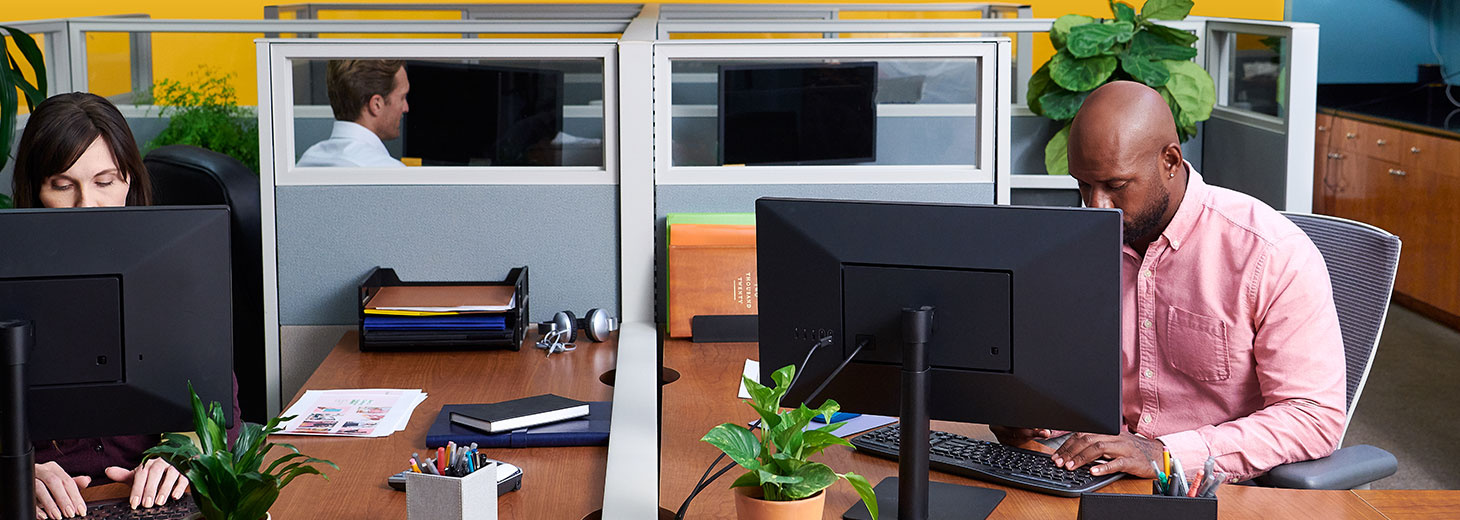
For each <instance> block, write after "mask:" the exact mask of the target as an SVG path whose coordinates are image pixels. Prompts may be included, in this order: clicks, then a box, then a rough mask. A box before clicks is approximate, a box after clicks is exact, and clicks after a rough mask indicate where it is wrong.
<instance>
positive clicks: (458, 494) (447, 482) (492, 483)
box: [406, 464, 499, 520]
mask: <svg viewBox="0 0 1460 520" xmlns="http://www.w3.org/2000/svg"><path fill="white" fill-rule="evenodd" d="M498 469H499V466H498V465H497V464H488V465H486V466H483V467H482V468H480V469H478V470H476V471H473V472H472V473H471V474H469V475H467V476H465V477H445V476H441V475H428V474H426V473H406V518H407V520H497V471H498Z"/></svg>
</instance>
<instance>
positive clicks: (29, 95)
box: [0, 25, 46, 208]
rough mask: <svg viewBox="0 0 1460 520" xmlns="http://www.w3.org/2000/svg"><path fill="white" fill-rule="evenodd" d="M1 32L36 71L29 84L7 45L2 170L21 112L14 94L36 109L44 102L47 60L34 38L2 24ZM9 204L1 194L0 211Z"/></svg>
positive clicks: (2, 76) (1, 80)
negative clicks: (23, 98) (17, 117)
mask: <svg viewBox="0 0 1460 520" xmlns="http://www.w3.org/2000/svg"><path fill="white" fill-rule="evenodd" d="M0 30H4V31H5V32H6V33H9V34H10V39H11V40H12V41H14V42H15V48H16V49H19V50H20V56H21V57H22V58H25V61H26V62H27V63H29V64H30V68H31V70H32V71H34V72H35V84H31V82H30V81H28V80H26V79H25V73H24V72H22V71H21V69H20V63H21V62H20V60H18V59H16V58H15V56H14V55H12V54H11V53H10V47H9V46H5V47H4V49H5V57H4V62H0V169H3V168H5V165H6V164H8V163H9V162H10V148H11V146H12V145H13V143H14V142H15V141H14V139H15V117H16V114H17V113H18V112H20V100H19V99H17V98H18V97H19V96H17V95H16V93H15V91H16V90H19V91H20V95H22V96H24V97H25V106H27V107H30V110H35V106H36V105H38V104H40V102H41V101H43V100H45V99H46V61H45V58H43V57H42V55H41V49H40V47H39V46H37V45H36V44H35V39H34V38H31V37H30V35H29V34H26V33H25V31H22V30H20V29H16V28H14V27H6V26H3V25H0ZM0 45H4V39H3V38H0ZM12 205H13V201H11V199H10V197H9V196H8V195H5V194H3V193H0V208H9V207H11V206H12Z"/></svg>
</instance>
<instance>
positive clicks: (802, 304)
mask: <svg viewBox="0 0 1460 520" xmlns="http://www.w3.org/2000/svg"><path fill="white" fill-rule="evenodd" d="M756 226H757V229H756V248H757V273H758V276H759V277H760V281H759V291H760V300H759V305H760V309H759V310H760V331H759V333H760V366H761V374H760V377H761V379H762V380H763V381H768V380H769V379H770V374H771V373H772V372H773V371H775V370H776V369H778V368H780V367H783V366H786V365H788V364H797V363H801V361H802V359H803V358H805V357H806V355H807V353H808V350H809V349H811V347H812V346H813V345H814V344H815V343H816V342H817V340H818V339H819V338H822V337H825V336H831V338H832V341H831V343H830V344H829V345H827V346H826V347H822V348H820V349H819V350H818V351H817V352H816V353H815V355H814V356H813V357H812V358H811V359H810V360H809V361H808V362H807V363H806V366H804V367H803V366H798V367H797V372H798V377H800V378H802V379H803V380H804V381H810V382H811V383H810V384H804V385H798V386H797V387H795V388H793V389H791V391H790V392H789V393H788V394H787V395H786V398H785V402H786V403H800V402H802V401H804V400H805V399H807V398H808V397H809V396H808V394H809V393H810V391H811V389H813V388H815V387H816V386H817V382H819V381H822V380H824V379H826V378H827V377H828V376H829V375H830V374H831V373H832V372H833V371H834V370H835V369H836V368H837V367H838V366H839V365H841V363H842V361H844V360H845V359H847V356H849V355H851V353H852V352H853V351H854V350H855V349H856V348H857V346H858V345H859V344H864V346H863V348H862V350H861V351H860V353H859V354H858V355H857V356H856V357H855V358H853V359H852V360H851V361H850V362H849V363H847V365H846V368H845V369H843V371H842V372H841V373H840V375H838V376H837V377H835V378H833V379H832V380H831V381H830V382H829V383H828V384H827V386H826V389H825V391H824V392H823V393H822V394H821V396H819V397H817V399H826V398H830V399H835V400H836V401H837V402H839V403H840V404H841V405H842V407H843V409H846V410H850V411H856V412H862V413H874V414H885V415H897V416H901V417H902V434H903V435H902V437H903V439H912V440H916V438H918V437H919V435H917V434H916V432H917V431H918V430H919V429H921V430H923V432H924V433H923V435H921V436H920V437H921V438H922V440H923V443H922V449H921V454H922V464H923V467H922V468H921V472H922V478H923V481H924V482H926V472H927V467H926V461H927V458H926V457H927V453H928V448H927V435H926V429H927V428H928V426H927V420H928V419H929V418H936V419H940V420H950V421H964V422H975V423H983V424H997V425H1008V426H1025V427H1036V428H1054V429H1064V430H1074V431H1085V432H1096V433H1106V434H1115V433H1118V432H1119V431H1120V425H1121V417H1120V344H1121V343H1120V339H1121V336H1120V335H1121V328H1120V309H1121V300H1120V268H1121V266H1120V244H1121V216H1120V212H1119V211H1116V210H1097V209H1072V208H1031V207H1010V206H980V205H957V204H927V203H903V202H861V201H829V200H798V199H775V198H762V199H760V200H758V201H757V202H756ZM924 306H927V307H931V308H932V309H931V311H930V312H927V313H924V314H922V316H923V317H925V318H930V320H931V334H930V335H929V336H928V337H927V338H926V343H925V344H924V345H922V349H921V350H922V353H923V355H924V356H925V359H926V365H927V370H926V371H922V372H918V373H919V374H922V375H921V376H918V377H922V379H921V381H922V383H921V384H922V385H923V386H922V387H921V388H922V390H920V391H919V390H916V389H913V390H908V391H905V389H904V387H903V386H902V381H903V379H904V378H905V377H906V376H907V374H908V373H909V372H908V370H909V367H906V366H905V365H904V360H905V359H906V358H905V354H908V353H912V352H914V351H913V350H908V349H909V348H910V347H909V346H907V345H905V341H906V340H907V339H908V338H906V337H905V336H904V328H905V326H906V324H905V320H904V317H903V315H904V309H917V308H921V307H924ZM909 392H913V393H914V394H917V393H921V394H922V395H908V394H909ZM903 403H911V405H910V406H911V407H912V408H914V409H906V408H905V407H904V405H903ZM816 404H820V403H819V402H817V403H808V405H809V406H814V405H816ZM917 408H921V410H919V409H917ZM918 423H921V424H918ZM901 453H902V457H901V459H902V462H903V464H904V469H907V464H908V463H909V460H910V459H911V458H910V457H908V455H907V454H908V453H917V452H916V451H908V450H902V451H901ZM914 462H915V461H914ZM904 480H906V479H904ZM924 489H926V488H924ZM900 502H901V501H900ZM995 503H997V502H995ZM932 506H933V510H934V511H936V510H937V504H932ZM990 509H992V508H990ZM934 517H937V516H936V515H934ZM950 517H951V516H950Z"/></svg>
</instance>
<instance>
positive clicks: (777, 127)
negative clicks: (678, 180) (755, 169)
mask: <svg viewBox="0 0 1460 520" xmlns="http://www.w3.org/2000/svg"><path fill="white" fill-rule="evenodd" d="M719 97H720V99H719V102H720V105H719V121H720V139H719V145H720V163H721V164H747V165H755V164H852V163H859V162H871V161H876V160H877V102H876V100H877V63H875V62H870V63H839V64H794V65H724V66H721V67H720V91H719Z"/></svg>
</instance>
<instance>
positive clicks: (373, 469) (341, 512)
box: [271, 332, 617, 520]
mask: <svg viewBox="0 0 1460 520" xmlns="http://www.w3.org/2000/svg"><path fill="white" fill-rule="evenodd" d="M616 347H617V343H616V341H614V340H610V341H608V342H605V343H589V342H587V341H584V342H580V343H578V350H576V351H573V352H568V353H563V354H554V355H553V356H552V357H551V358H547V357H545V356H544V352H543V351H541V350H538V349H535V348H532V345H531V341H529V342H527V343H525V344H524V346H523V348H522V350H521V351H520V352H513V351H510V350H494V351H463V352H432V353H414V352H411V353H398V352H360V350H359V348H358V347H357V343H356V333H354V332H350V333H347V334H345V336H344V337H343V338H341V339H340V342H339V343H338V344H336V345H335V348H334V350H333V351H331V352H330V354H329V357H327V358H325V360H324V363H322V364H320V366H319V368H318V369H316V370H315V371H314V375H312V376H310V378H309V380H308V381H307V382H305V383H304V388H303V389H301V390H300V392H299V394H298V395H295V396H294V400H296V401H297V400H298V399H299V397H300V396H302V395H304V390H324V389H331V388H420V389H422V390H423V391H425V392H426V393H427V394H428V397H427V398H426V402H424V403H422V404H421V405H420V406H419V407H417V408H416V410H415V413H414V414H412V415H411V420H410V423H409V424H408V425H407V426H406V429H405V431H402V432H396V433H394V434H392V435H390V436H389V437H381V438H370V439H361V438H325V437H305V436H279V437H278V438H277V439H275V442H288V443H292V444H294V445H295V446H297V447H298V448H299V450H300V451H301V452H303V453H305V454H307V455H310V456H312V457H319V458H323V459H328V460H331V461H334V462H335V464H338V465H339V466H340V469H339V470H333V469H328V468H326V470H325V474H327V475H329V481H325V480H324V479H321V478H318V477H301V478H299V479H297V480H295V481H294V482H293V483H292V484H290V485H289V487H287V488H284V491H283V493H282V494H281V495H280V496H279V501H278V502H276V503H275V505H274V507H273V509H272V510H271V512H272V513H273V516H274V518H290V519H292V518H350V519H357V518H391V519H399V518H405V514H406V494H405V493H402V492H399V491H395V490H393V489H390V488H389V487H386V485H385V478H386V477H387V476H390V475H392V474H395V473H397V472H399V471H400V470H401V469H403V468H404V466H405V464H404V463H405V461H406V459H408V458H410V455H411V452H424V451H426V430H427V428H429V427H430V425H431V422H432V421H433V420H434V419H435V418H436V414H437V412H439V411H440V410H441V405H443V404H457V403H488V402H495V401H505V400H508V399H516V398H519V397H528V396H533V395H537V394H543V393H555V394H558V395H561V396H564V397H571V398H574V399H580V400H584V401H606V400H610V399H612V398H613V389H612V388H611V387H609V386H607V385H604V384H603V383H600V382H599V381H598V377H599V375H601V374H602V373H604V372H607V371H608V370H610V369H612V368H614V362H615V350H616ZM291 403H292V401H291ZM286 408H287V407H286ZM485 453H486V454H487V456H489V457H492V458H495V459H499V460H503V461H506V462H509V463H512V464H515V465H517V466H519V467H521V468H522V471H523V478H522V489H521V490H519V491H516V492H513V493H508V494H506V495H504V496H502V498H501V500H500V501H498V505H497V507H498V515H499V516H500V517H501V518H554V519H559V518H560V519H571V520H576V519H579V518H583V517H584V516H586V515H588V514H589V513H591V512H593V511H596V510H598V509H599V508H600V507H602V504H603V477H604V470H605V468H606V467H607V456H608V448H607V447H604V446H585V447H569V448H525V449H510V448H500V449H489V450H485Z"/></svg>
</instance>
